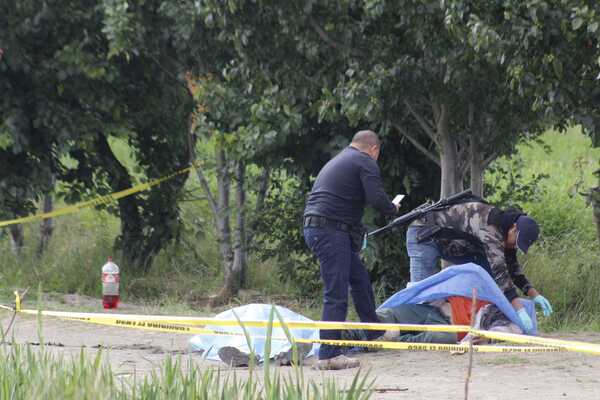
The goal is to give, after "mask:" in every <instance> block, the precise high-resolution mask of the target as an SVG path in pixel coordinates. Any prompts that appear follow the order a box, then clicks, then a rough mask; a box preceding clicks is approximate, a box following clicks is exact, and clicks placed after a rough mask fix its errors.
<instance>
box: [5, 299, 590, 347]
mask: <svg viewBox="0 0 600 400" xmlns="http://www.w3.org/2000/svg"><path fill="white" fill-rule="evenodd" d="M17 303H18V301H17ZM0 308H3V309H7V310H13V309H12V308H10V307H6V306H0ZM17 312H20V313H23V314H30V315H42V316H48V317H56V318H61V319H67V320H75V321H81V322H88V323H95V324H101V325H109V326H119V327H125V328H136V329H146V330H152V331H158V332H171V333H185V334H204V335H242V333H240V332H223V331H219V330H215V329H209V328H206V327H207V326H214V327H238V326H240V322H238V321H237V320H235V319H229V320H225V319H215V318H202V317H179V316H160V315H135V314H108V313H106V314H104V313H81V312H63V311H46V310H32V309H20V310H17ZM241 322H242V324H243V325H244V327H246V328H255V327H261V328H266V327H268V326H269V324H271V325H272V327H273V328H281V327H282V326H283V325H285V326H286V327H288V328H289V329H307V328H309V329H346V330H351V329H367V330H388V329H397V330H401V331H430V332H469V333H471V334H472V335H474V336H478V337H485V338H488V339H493V340H501V341H506V342H512V343H519V344H536V345H540V346H548V347H536V346H533V347H532V346H529V347H522V346H474V348H475V349H476V350H475V351H478V352H502V353H509V352H521V353H538V352H559V351H574V352H580V353H587V354H596V355H600V344H596V343H587V342H577V341H568V340H561V339H551V338H542V337H537V336H528V335H518V334H512V333H502V332H491V331H484V330H479V329H471V327H469V326H467V325H416V324H384V323H378V324H375V323H373V324H370V323H363V322H329V321H287V322H285V323H284V324H282V323H281V322H279V321H271V322H269V321H265V320H252V321H241ZM201 327H205V328H201ZM272 340H288V339H287V338H272ZM295 340H296V342H298V343H320V344H331V345H334V346H359V347H368V348H375V349H379V348H380V349H401V350H413V351H420V350H425V351H466V350H468V348H469V346H468V345H461V344H457V345H454V344H435V343H406V342H379V341H370V342H366V341H348V340H333V341H332V340H321V339H315V340H313V339H295Z"/></svg>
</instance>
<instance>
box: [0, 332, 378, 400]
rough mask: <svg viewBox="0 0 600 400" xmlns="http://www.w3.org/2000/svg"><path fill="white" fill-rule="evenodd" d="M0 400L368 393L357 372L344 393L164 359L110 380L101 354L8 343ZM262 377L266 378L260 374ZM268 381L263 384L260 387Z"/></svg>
mask: <svg viewBox="0 0 600 400" xmlns="http://www.w3.org/2000/svg"><path fill="white" fill-rule="evenodd" d="M0 358H2V360H3V362H2V363H0V398H3V399H15V400H19V399H67V400H69V399H98V400H101V399H102V400H103V399H157V400H160V399H199V400H200V399H202V400H211V399H224V400H227V399H247V400H255V399H282V398H285V399H298V400H302V399H317V398H318V399H323V400H327V399H348V400H350V399H352V400H354V399H357V400H358V399H368V398H370V396H371V391H370V390H369V389H368V387H366V386H365V385H364V381H365V376H364V374H363V373H362V372H361V371H358V372H357V374H356V377H355V380H354V382H353V384H352V385H351V386H350V388H348V390H344V389H345V388H342V387H340V385H339V384H338V383H336V382H335V381H334V380H333V379H329V380H326V381H325V382H324V385H322V386H320V385H317V384H316V383H315V382H313V381H308V382H304V380H303V378H300V377H299V376H298V375H293V374H289V376H283V375H282V373H281V372H280V371H271V372H269V373H268V375H266V376H265V377H263V380H262V382H261V381H260V380H258V379H257V377H256V376H254V377H252V375H251V377H250V378H248V379H241V378H238V377H237V376H236V375H235V373H234V372H223V371H222V370H220V369H213V368H209V369H200V368H199V367H198V366H197V365H195V364H194V363H193V360H192V358H189V359H188V360H187V362H186V361H185V360H182V359H181V358H176V359H173V358H168V359H167V360H166V361H165V362H164V363H163V365H162V368H161V369H160V371H158V372H153V373H152V374H151V375H147V376H143V377H140V376H137V375H136V374H135V373H134V374H133V375H129V376H120V377H116V376H115V375H114V373H113V371H112V369H111V366H110V364H109V363H108V362H107V359H106V357H105V355H104V353H103V352H102V351H99V352H98V353H97V354H96V356H95V357H89V356H88V355H87V354H86V353H85V351H83V350H82V351H81V352H80V354H79V355H78V356H77V357H73V358H70V359H65V358H64V357H62V356H57V355H53V354H52V353H50V352H49V351H47V350H46V349H45V348H44V347H43V346H42V347H41V348H40V349H39V350H32V348H31V347H29V346H22V345H18V344H13V345H12V346H3V347H1V348H0ZM265 374H267V373H266V372H265ZM265 382H268V385H265ZM361 383H362V384H361Z"/></svg>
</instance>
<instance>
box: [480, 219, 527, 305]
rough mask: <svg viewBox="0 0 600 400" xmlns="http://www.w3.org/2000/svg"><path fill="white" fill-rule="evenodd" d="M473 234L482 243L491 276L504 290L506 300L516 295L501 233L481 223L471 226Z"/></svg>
mask: <svg viewBox="0 0 600 400" xmlns="http://www.w3.org/2000/svg"><path fill="white" fill-rule="evenodd" d="M472 228H473V229H472V232H473V234H474V235H475V236H476V237H477V238H478V239H479V240H480V241H481V243H483V248H484V250H485V254H486V257H487V259H488V263H489V264H490V269H491V270H492V277H493V278H494V280H495V281H496V283H497V284H498V286H499V287H500V289H501V290H502V291H503V292H504V295H505V296H506V298H507V299H508V301H512V300H513V299H515V298H516V297H517V289H516V288H515V286H514V285H513V281H512V279H511V276H510V273H509V271H508V266H507V263H506V258H505V256H504V237H503V236H502V233H501V232H500V231H499V230H498V229H497V228H496V227H494V226H493V225H488V224H481V225H479V226H477V227H472Z"/></svg>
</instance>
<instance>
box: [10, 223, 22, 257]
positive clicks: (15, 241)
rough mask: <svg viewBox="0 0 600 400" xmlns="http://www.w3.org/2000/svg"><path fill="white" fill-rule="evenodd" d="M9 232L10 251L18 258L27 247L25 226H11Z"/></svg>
mask: <svg viewBox="0 0 600 400" xmlns="http://www.w3.org/2000/svg"><path fill="white" fill-rule="evenodd" d="M8 230H9V232H10V249H11V250H12V252H13V254H14V255H15V256H17V257H18V256H20V255H21V251H22V250H23V246H24V245H25V234H24V232H23V225H21V224H16V225H10V226H9V228H8Z"/></svg>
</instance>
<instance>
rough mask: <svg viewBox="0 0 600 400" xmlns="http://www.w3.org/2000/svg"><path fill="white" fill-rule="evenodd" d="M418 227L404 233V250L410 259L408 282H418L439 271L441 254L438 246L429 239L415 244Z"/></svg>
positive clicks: (412, 227)
mask: <svg viewBox="0 0 600 400" xmlns="http://www.w3.org/2000/svg"><path fill="white" fill-rule="evenodd" d="M419 229H420V227H419V226H409V227H408V230H407V231H406V250H407V251H408V256H409V257H410V282H411V283H414V282H419V281H422V280H423V279H425V278H428V277H430V276H431V275H433V274H435V273H436V272H438V271H439V268H438V263H439V261H440V257H441V252H440V250H439V247H438V244H437V243H436V242H435V240H433V238H429V239H427V240H424V241H422V242H421V243H419V242H417V233H418V232H419Z"/></svg>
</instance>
